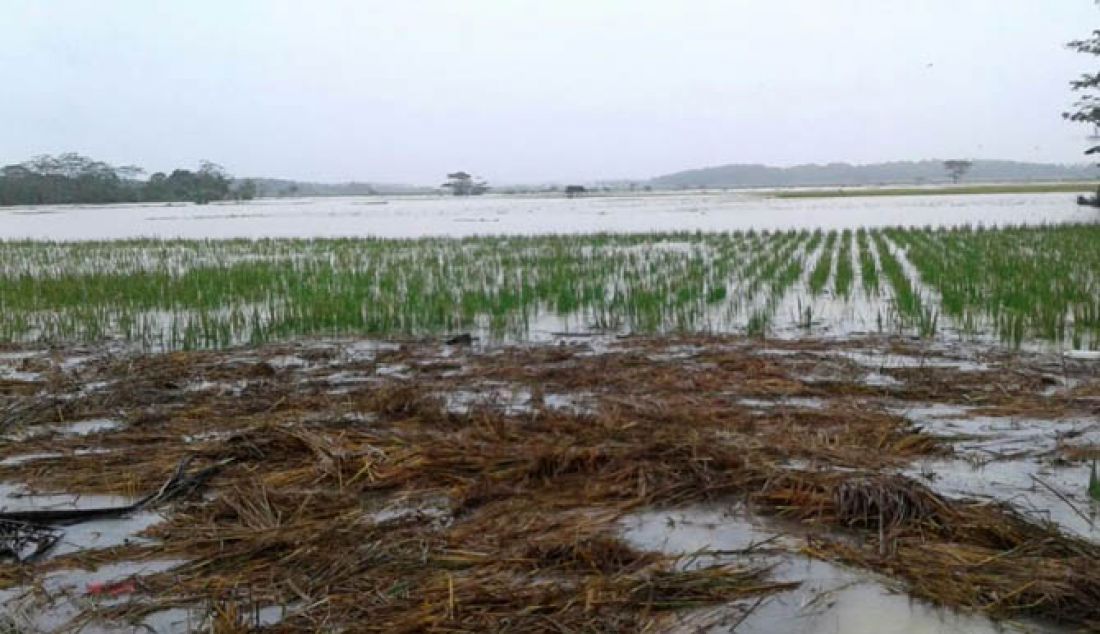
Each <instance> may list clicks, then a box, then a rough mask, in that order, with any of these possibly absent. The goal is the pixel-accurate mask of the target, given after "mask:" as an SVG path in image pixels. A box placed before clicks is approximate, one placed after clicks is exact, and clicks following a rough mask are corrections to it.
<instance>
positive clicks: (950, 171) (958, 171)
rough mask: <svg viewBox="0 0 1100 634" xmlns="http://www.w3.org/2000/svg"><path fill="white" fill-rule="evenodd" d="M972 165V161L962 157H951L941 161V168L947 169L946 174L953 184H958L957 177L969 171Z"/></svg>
mask: <svg viewBox="0 0 1100 634" xmlns="http://www.w3.org/2000/svg"><path fill="white" fill-rule="evenodd" d="M973 166H974V163H973V161H967V160H964V159H951V160H949V161H944V162H943V168H944V169H945V170H947V175H948V176H950V177H951V182H953V183H955V184H958V182H959V179H960V178H962V177H963V175H964V174H966V173H967V172H969V171H970V168H971V167H973Z"/></svg>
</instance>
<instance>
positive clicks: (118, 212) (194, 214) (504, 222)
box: [0, 192, 1100, 240]
mask: <svg viewBox="0 0 1100 634" xmlns="http://www.w3.org/2000/svg"><path fill="white" fill-rule="evenodd" d="M1074 198H1075V195H1074V194H1066V193H1056V194H983V195H958V196H956V195H938V196H884V197H868V198H831V199H786V200H782V199H776V198H768V197H766V196H764V195H762V194H759V193H746V192H689V193H675V194H663V193H662V194H647V195H632V196H626V195H622V196H593V197H589V198H577V199H567V198H563V197H519V196H513V197H506V196H485V197H478V198H471V199H456V198H453V197H451V198H448V197H441V196H419V197H413V196H406V197H370V198H355V197H346V198H343V197H342V198H304V199H282V200H275V199H271V200H257V201H251V202H247V203H226V204H214V205H208V206H203V207H196V206H192V205H180V204H173V205H171V206H166V205H103V206H86V207H78V206H55V207H51V206H42V207H14V208H7V209H5V210H3V211H0V239H12V238H34V239H50V240H90V239H98V240H108V239H116V238H136V237H152V236H157V237H181V238H230V237H232V238H237V237H241V238H259V237H324V236H365V235H371V236H379V237H390V238H415V237H421V236H440V235H442V236H470V235H501V234H547V233H595V232H626V233H639V232H650V231H696V230H699V231H735V230H739V229H750V228H755V229H789V228H817V227H820V228H825V229H836V228H848V227H879V226H898V225H901V226H912V225H917V226H921V225H956V224H966V223H969V224H985V225H1000V224H1036V223H1048V224H1050V223H1065V222H1096V221H1098V220H1100V218H1098V216H1097V214H1096V213H1095V210H1091V209H1088V208H1082V207H1079V206H1078V205H1076V204H1075V202H1074Z"/></svg>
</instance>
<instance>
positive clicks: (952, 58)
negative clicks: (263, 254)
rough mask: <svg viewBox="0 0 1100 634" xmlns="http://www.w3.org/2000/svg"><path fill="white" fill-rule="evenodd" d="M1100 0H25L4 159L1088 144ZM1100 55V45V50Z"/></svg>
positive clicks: (6, 78)
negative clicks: (1082, 117)
mask: <svg viewBox="0 0 1100 634" xmlns="http://www.w3.org/2000/svg"><path fill="white" fill-rule="evenodd" d="M1098 18H1100V10H1098V9H1097V7H1096V5H1095V4H1094V3H1093V2H1091V0H716V1H714V2H707V1H698V0H662V1H650V0H554V1H541V2H533V1H532V2H524V1H521V0H493V1H491V0H465V1H463V2H455V1H453V0H450V1H434V0H406V1H400V0H358V1H350V0H349V1H346V2H341V1H336V0H313V1H311V2H306V1H304V0H303V1H301V2H275V1H271V0H265V1H252V2H249V1H242V0H231V1H230V0H217V1H214V0H210V1H208V0H188V1H186V2H169V1H167V0H165V1H156V0H133V1H122V0H97V1H91V0H88V1H79V0H67V1H66V0H50V1H43V0H0V77H2V78H3V84H2V85H3V93H2V95H0V163H11V162H15V161H19V160H22V159H24V158H27V157H29V156H30V155H33V154H39V153H43V152H50V153H53V152H61V151H66V150H76V151H79V152H82V153H85V154H89V155H91V156H94V157H96V158H101V159H104V160H108V161H111V162H116V163H137V164H139V165H142V166H145V167H147V168H151V169H166V168H170V167H173V166H178V165H193V164H195V163H197V161H198V160H199V159H200V158H209V159H211V160H215V161H217V162H219V163H222V164H224V165H225V166H226V167H227V168H228V169H229V170H230V171H231V172H232V173H234V174H238V175H265V176H283V177H293V178H301V179H315V180H327V181H334V180H350V179H358V180H373V181H401V182H414V183H423V184H434V183H437V182H439V181H440V179H441V177H442V175H443V174H444V173H445V172H447V171H451V170H455V169H466V170H469V171H473V172H475V173H478V174H481V175H483V176H485V177H486V178H488V179H489V180H491V181H494V182H498V183H500V182H531V181H543V180H591V179H597V178H618V177H637V178H641V177H648V176H653V175H657V174H660V173H665V172H670V171H676V170H680V169H687V168H693V167H702V166H707V165H717V164H722V163H734V162H738V163H741V162H744V163H749V162H751V163H756V162H759V163H769V164H778V165H789V164H794V163H805V162H828V161H848V162H861V163H862V162H873V161H880V160H894V159H911V158H912V159H917V158H933V157H940V158H942V157H954V156H960V157H979V158H1009V159H1018V160H1034V161H1053V162H1079V161H1082V160H1083V157H1082V156H1081V151H1082V150H1083V148H1084V147H1085V140H1084V135H1085V134H1086V132H1087V130H1086V129H1084V128H1083V127H1081V126H1079V125H1073V124H1070V123H1066V122H1063V121H1062V120H1061V118H1060V116H1059V115H1060V113H1061V112H1062V111H1063V110H1065V109H1066V108H1067V106H1068V105H1069V104H1070V103H1071V101H1072V95H1071V94H1070V93H1069V91H1068V88H1067V82H1068V81H1069V80H1070V79H1071V78H1072V77H1073V76H1075V75H1076V74H1078V73H1080V72H1082V71H1084V70H1086V69H1091V68H1090V65H1091V60H1089V59H1087V58H1085V57H1083V56H1080V55H1077V54H1074V53H1072V52H1070V51H1068V50H1067V49H1066V48H1065V47H1064V44H1065V42H1066V41H1067V40H1070V39H1074V38H1077V37H1082V36H1085V35H1087V33H1088V32H1089V31H1091V30H1092V29H1093V28H1098V27H1100V20H1098ZM1092 70H1094V69H1092Z"/></svg>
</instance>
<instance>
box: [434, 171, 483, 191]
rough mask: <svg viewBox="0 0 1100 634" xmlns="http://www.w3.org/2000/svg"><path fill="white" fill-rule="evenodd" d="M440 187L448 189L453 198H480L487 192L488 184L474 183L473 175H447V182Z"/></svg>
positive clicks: (456, 173) (464, 173)
mask: <svg viewBox="0 0 1100 634" xmlns="http://www.w3.org/2000/svg"><path fill="white" fill-rule="evenodd" d="M442 187H445V188H447V189H450V190H451V193H452V194H454V195H455V196H480V195H481V194H484V193H485V192H487V191H489V184H488V183H486V182H485V181H483V180H477V181H475V180H474V177H473V175H472V174H468V173H466V172H454V173H452V174H447V182H446V183H443V185H442Z"/></svg>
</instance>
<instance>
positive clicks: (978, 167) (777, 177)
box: [649, 159, 1100, 188]
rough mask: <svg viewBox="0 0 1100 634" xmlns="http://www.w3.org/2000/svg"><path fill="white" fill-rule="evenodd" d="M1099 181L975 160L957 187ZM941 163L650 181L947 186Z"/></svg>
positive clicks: (1093, 174) (1045, 166)
mask: <svg viewBox="0 0 1100 634" xmlns="http://www.w3.org/2000/svg"><path fill="white" fill-rule="evenodd" d="M1097 178H1100V169H1098V168H1097V167H1096V166H1094V165H1091V164H1088V163H1079V164H1065V165H1060V164H1054V163H1025V162H1019V161H1000V160H988V159H978V160H974V161H973V166H972V167H971V168H970V170H969V171H968V172H967V173H966V174H965V175H964V176H963V177H962V179H961V180H960V182H962V183H968V182H971V183H972V182H991V181H1005V182H1025V181H1079V180H1094V179H1097ZM950 182H951V177H950V176H949V175H948V173H947V170H946V169H944V166H943V161H941V160H935V159H929V160H923V161H891V162H887V163H868V164H865V165H852V164H849V163H828V164H806V165H794V166H791V167H772V166H768V165H759V164H730V165H720V166H716V167H705V168H701V169H692V170H684V171H682V172H675V173H672V174H665V175H663V176H657V177H655V178H652V179H650V181H649V183H650V184H651V185H653V186H655V187H667V188H695V187H814V186H838V187H839V186H858V185H914V184H915V185H919V184H934V183H950Z"/></svg>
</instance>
